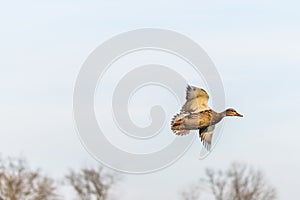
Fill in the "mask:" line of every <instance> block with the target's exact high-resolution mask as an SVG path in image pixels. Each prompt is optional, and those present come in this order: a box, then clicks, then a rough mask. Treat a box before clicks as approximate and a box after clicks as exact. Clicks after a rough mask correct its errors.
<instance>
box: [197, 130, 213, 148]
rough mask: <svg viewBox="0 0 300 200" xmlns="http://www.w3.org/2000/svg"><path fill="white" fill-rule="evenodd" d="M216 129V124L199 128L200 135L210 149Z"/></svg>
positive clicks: (205, 145)
mask: <svg viewBox="0 0 300 200" xmlns="http://www.w3.org/2000/svg"><path fill="white" fill-rule="evenodd" d="M214 130H215V125H211V126H208V127H205V128H201V129H199V137H200V140H201V142H202V143H203V145H204V147H205V148H206V149H207V150H208V151H209V150H210V148H211V141H212V136H213V133H214Z"/></svg>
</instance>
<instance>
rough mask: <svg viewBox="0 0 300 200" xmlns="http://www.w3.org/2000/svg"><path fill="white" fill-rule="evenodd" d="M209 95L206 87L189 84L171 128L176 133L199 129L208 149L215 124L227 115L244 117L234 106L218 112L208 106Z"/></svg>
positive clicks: (202, 140) (186, 132) (183, 133)
mask: <svg viewBox="0 0 300 200" xmlns="http://www.w3.org/2000/svg"><path fill="white" fill-rule="evenodd" d="M208 99H209V96H208V94H207V92H206V91H205V90H204V89H200V88H197V87H193V86H189V85H188V86H187V90H186V102H185V104H184V105H183V106H182V108H181V110H180V113H179V114H176V115H175V116H174V117H173V119H172V122H171V129H172V131H173V132H174V133H175V134H176V135H185V134H188V133H189V132H190V130H199V137H200V139H201V142H203V145H204V146H205V148H206V149H208V150H210V146H211V141H212V136H213V131H214V129H215V124H217V123H218V122H220V121H221V120H222V119H223V118H224V117H226V116H237V117H243V115H241V114H239V113H238V112H237V111H235V110H234V109H232V108H229V109H227V110H225V111H223V112H221V113H217V112H215V111H213V110H212V109H210V108H209V107H208Z"/></svg>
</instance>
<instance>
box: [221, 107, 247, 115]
mask: <svg viewBox="0 0 300 200" xmlns="http://www.w3.org/2000/svg"><path fill="white" fill-rule="evenodd" d="M225 114H226V116H237V117H243V115H241V114H239V113H238V112H237V111H236V110H234V109H233V108H228V109H227V110H226V111H225Z"/></svg>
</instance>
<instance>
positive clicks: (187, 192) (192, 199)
mask: <svg viewBox="0 0 300 200" xmlns="http://www.w3.org/2000/svg"><path fill="white" fill-rule="evenodd" d="M200 193H201V188H200V187H199V186H198V185H197V184H193V185H190V186H189V187H188V188H186V189H184V190H182V191H181V192H180V197H181V198H180V199H182V200H198V199H199V198H200Z"/></svg>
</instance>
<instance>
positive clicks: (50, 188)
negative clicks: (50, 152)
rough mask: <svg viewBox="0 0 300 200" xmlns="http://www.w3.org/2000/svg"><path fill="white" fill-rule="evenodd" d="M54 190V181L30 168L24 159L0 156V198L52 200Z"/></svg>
mask: <svg viewBox="0 0 300 200" xmlns="http://www.w3.org/2000/svg"><path fill="white" fill-rule="evenodd" d="M55 191H56V186H55V183H54V181H53V180H52V179H51V178H49V177H46V176H43V175H42V174H41V173H40V172H39V171H38V170H36V171H32V170H30V169H29V167H28V166H27V163H26V161H25V160H24V159H19V158H6V159H3V158H2V157H0V200H21V199H22V200H54V199H57V194H56V193H55Z"/></svg>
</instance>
